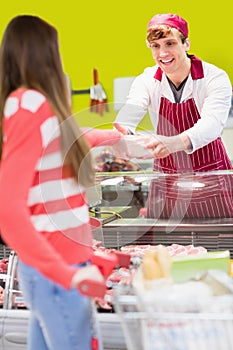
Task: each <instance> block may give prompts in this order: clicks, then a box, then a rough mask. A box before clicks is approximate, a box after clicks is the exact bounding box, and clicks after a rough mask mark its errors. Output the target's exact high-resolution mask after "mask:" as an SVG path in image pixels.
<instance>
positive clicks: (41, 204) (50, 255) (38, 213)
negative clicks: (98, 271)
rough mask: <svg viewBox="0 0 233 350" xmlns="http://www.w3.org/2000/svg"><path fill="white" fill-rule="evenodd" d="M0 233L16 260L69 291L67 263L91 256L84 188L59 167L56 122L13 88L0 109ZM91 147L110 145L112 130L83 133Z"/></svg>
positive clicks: (43, 104)
mask: <svg viewBox="0 0 233 350" xmlns="http://www.w3.org/2000/svg"><path fill="white" fill-rule="evenodd" d="M3 133H4V145H3V154H2V161H1V167H0V231H1V234H2V236H3V239H4V240H5V242H6V243H7V244H8V245H9V246H10V247H11V248H12V249H14V250H15V251H16V252H17V254H18V255H19V257H20V258H21V260H22V261H24V262H25V263H27V264H28V265H31V266H34V267H35V268H37V269H38V270H40V271H41V272H42V273H43V274H45V275H46V276H47V277H48V278H50V279H52V280H54V281H55V282H57V283H59V284H61V285H63V286H64V287H65V288H69V286H70V283H71V279H72V277H73V274H74V273H75V271H76V269H74V268H72V267H71V266H70V265H71V264H74V263H79V262H83V261H86V260H88V259H89V258H90V257H91V255H92V247H91V245H92V235H91V229H90V225H89V213H88V206H87V204H86V197H85V189H84V188H83V187H82V186H80V185H79V184H77V182H76V181H75V179H74V178H73V176H72V172H71V169H69V167H67V166H64V165H63V159H62V155H61V150H60V129H59V126H58V121H57V118H56V116H55V115H54V113H53V111H52V110H51V108H50V106H49V104H48V101H47V100H46V98H45V97H44V96H43V95H42V94H41V93H39V92H37V91H35V90H26V89H19V90H16V91H14V92H13V93H12V94H11V95H10V96H9V97H8V99H7V101H6V105H5V110H4V122H3ZM86 136H87V138H88V140H89V142H90V144H91V146H96V145H98V144H101V143H103V142H107V143H108V142H109V143H110V144H111V143H114V142H116V140H118V139H119V138H120V136H119V133H117V132H116V131H114V130H108V131H95V130H89V131H88V132H87V133H86Z"/></svg>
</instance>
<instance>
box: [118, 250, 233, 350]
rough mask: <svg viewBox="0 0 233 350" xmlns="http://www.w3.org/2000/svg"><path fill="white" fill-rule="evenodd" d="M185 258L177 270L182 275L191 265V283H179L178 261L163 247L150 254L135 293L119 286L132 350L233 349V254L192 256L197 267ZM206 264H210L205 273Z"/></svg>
mask: <svg viewBox="0 0 233 350" xmlns="http://www.w3.org/2000/svg"><path fill="white" fill-rule="evenodd" d="M211 253H213V254H215V255H213V256H212V255H211ZM228 253H229V252H228ZM216 254H218V258H216V256H217V255H216ZM221 254H222V257H221ZM203 258H204V259H203ZM182 259H183V260H182V263H181V265H179V263H178V265H176V269H178V270H179V269H181V271H182V270H183V269H184V266H185V267H186V269H187V270H188V273H186V278H185V280H183V281H176V280H175V279H176V277H177V275H176V274H174V270H173V268H174V266H173V265H174V262H175V259H174V258H173V257H171V255H170V254H169V253H168V250H167V248H166V247H164V246H162V245H159V246H157V249H151V250H150V249H149V250H146V251H145V253H144V254H143V257H142V260H141V264H140V266H139V267H138V269H137V270H136V272H135V273H134V275H133V278H132V286H131V287H132V288H131V290H130V292H129V289H128V288H127V289H124V288H123V286H122V285H121V286H118V287H116V288H115V295H114V307H115V310H116V312H117V313H118V314H119V316H120V319H121V321H122V325H123V330H124V334H125V338H126V343H127V349H129V350H196V349H198V350H206V349H208V348H210V349H211V350H219V349H224V350H231V349H233V333H232V327H233V279H232V277H230V275H229V267H230V258H229V254H228V258H227V252H225V251H223V252H210V253H208V252H207V253H201V254H197V255H196V258H194V257H193V256H192V258H191V263H190V256H185V257H184V256H183V257H182ZM200 261H201V262H203V261H204V264H203V267H202V269H201V268H200V265H199V262H200ZM206 261H208V264H207V265H205V264H206ZM211 262H212V266H214V267H215V268H211ZM175 263H176V262H175ZM196 264H197V267H198V268H195V265H196ZM205 266H207V268H205ZM183 271H184V270H183ZM173 276H175V279H174V277H173Z"/></svg>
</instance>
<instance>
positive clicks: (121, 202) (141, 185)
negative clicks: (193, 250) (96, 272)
mask: <svg viewBox="0 0 233 350" xmlns="http://www.w3.org/2000/svg"><path fill="white" fill-rule="evenodd" d="M96 186H97V187H98V188H99V190H98V191H99V193H100V197H101V198H100V199H99V202H98V203H97V204H96V205H94V206H91V205H90V213H91V215H92V216H94V217H95V218H98V219H99V220H100V221H101V223H102V229H103V239H104V242H103V244H104V245H105V246H106V247H115V248H117V249H119V248H121V247H122V246H125V245H128V244H165V245H169V244H173V243H180V244H193V245H200V244H201V245H203V246H205V247H206V248H207V249H208V250H210V251H213V250H221V249H228V250H229V251H230V254H231V257H233V245H232V242H233V172H231V171H215V172H205V173H192V174H191V173H183V174H174V175H171V174H169V175H167V174H163V173H155V172H152V171H150V170H141V171H137V172H115V173H114V172H112V173H98V174H97V176H96Z"/></svg>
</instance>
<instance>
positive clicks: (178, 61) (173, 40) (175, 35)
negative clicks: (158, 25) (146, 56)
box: [150, 29, 190, 75]
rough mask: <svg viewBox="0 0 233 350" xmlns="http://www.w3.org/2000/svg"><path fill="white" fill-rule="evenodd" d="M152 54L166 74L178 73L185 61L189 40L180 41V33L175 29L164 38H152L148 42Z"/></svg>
mask: <svg viewBox="0 0 233 350" xmlns="http://www.w3.org/2000/svg"><path fill="white" fill-rule="evenodd" d="M150 47H151V51H152V56H153V58H154V60H155V62H156V63H157V64H158V65H159V66H160V68H161V69H162V70H163V71H164V72H165V74H166V75H170V74H175V73H177V74H178V73H179V72H180V71H181V70H182V67H183V65H184V64H185V62H187V54H186V52H187V51H188V50H189V47H190V44H189V40H188V39H186V41H185V43H182V41H181V38H180V33H179V32H178V31H177V30H176V29H172V31H171V32H170V33H169V34H168V36H167V37H166V38H162V39H158V40H154V41H153V42H151V43H150Z"/></svg>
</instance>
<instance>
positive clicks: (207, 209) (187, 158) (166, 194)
mask: <svg viewBox="0 0 233 350" xmlns="http://www.w3.org/2000/svg"><path fill="white" fill-rule="evenodd" d="M198 119H200V114H199V112H198V110H197V107H196V104H195V102H194V99H193V98H190V99H189V100H187V101H185V102H183V103H172V102H170V101H169V100H168V99H166V98H165V97H161V101H160V111H159V121H158V131H157V133H158V134H160V135H165V136H174V135H178V134H180V133H182V132H183V131H185V130H187V129H189V128H191V127H192V126H193V125H194V124H195V123H196V122H197V121H198ZM210 127H211V126H210ZM226 169H232V165H231V161H230V159H229V157H228V155H227V153H226V150H225V147H224V145H223V143H222V140H221V138H218V139H216V140H214V141H212V142H211V143H209V144H208V145H206V146H204V147H203V148H201V149H198V150H197V151H195V152H194V153H192V154H187V153H186V152H184V151H181V152H176V153H174V154H171V155H169V156H168V157H166V158H163V159H159V160H155V161H154V170H155V171H158V172H159V173H162V175H163V176H161V177H160V176H159V179H158V180H153V181H152V183H151V188H150V193H149V197H148V207H147V217H150V218H151V217H153V218H155V217H156V218H158V217H160V218H172V217H173V218H183V217H202V218H205V217H208V218H209V217H232V216H233V203H232V198H233V174H231V173H227V174H220V172H217V173H215V174H214V175H213V174H211V173H210V172H211V171H213V170H226ZM200 172H201V174H200Z"/></svg>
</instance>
